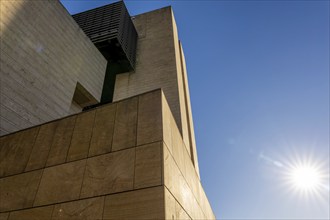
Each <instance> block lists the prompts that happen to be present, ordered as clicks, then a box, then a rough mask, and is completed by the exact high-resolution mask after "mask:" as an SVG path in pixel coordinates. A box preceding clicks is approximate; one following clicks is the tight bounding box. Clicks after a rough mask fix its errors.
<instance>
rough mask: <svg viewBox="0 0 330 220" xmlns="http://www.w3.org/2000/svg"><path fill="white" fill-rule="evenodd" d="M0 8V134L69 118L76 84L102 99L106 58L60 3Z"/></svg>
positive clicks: (3, 3)
mask: <svg viewBox="0 0 330 220" xmlns="http://www.w3.org/2000/svg"><path fill="white" fill-rule="evenodd" d="M0 7H1V13H0V16H1V19H0V25H1V48H0V49H1V53H0V58H1V59H0V61H1V70H0V74H1V77H0V79H1V86H0V97H1V103H0V108H1V116H0V121H1V123H0V135H3V134H7V133H9V132H13V131H17V130H21V129H23V128H27V127H31V126H33V125H37V124H40V123H44V122H47V121H50V120H54V119H57V118H61V117H63V116H66V115H69V114H71V113H72V112H71V110H72V109H71V108H70V106H71V104H72V99H73V94H74V91H75V88H76V85H77V82H79V83H80V84H81V85H82V86H83V87H84V88H85V89H86V90H87V91H88V92H89V93H90V94H91V95H92V96H93V97H94V98H95V99H96V100H100V97H101V92H102V85H103V79H104V75H105V68H106V60H105V59H104V58H103V56H102V55H101V53H100V52H99V51H98V50H97V49H96V47H95V46H94V45H93V43H92V42H91V41H90V40H89V39H88V38H87V37H86V35H85V34H84V33H83V31H82V30H81V29H80V28H79V27H78V25H77V24H76V23H75V22H74V20H73V19H72V17H71V16H70V15H69V13H68V12H67V11H66V10H65V8H64V7H63V6H62V5H61V3H60V2H59V1H25V0H15V1H1V6H0ZM79 110H80V109H79Z"/></svg>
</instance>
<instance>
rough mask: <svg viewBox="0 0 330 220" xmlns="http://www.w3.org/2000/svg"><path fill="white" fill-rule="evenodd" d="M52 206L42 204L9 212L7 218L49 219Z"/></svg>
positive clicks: (20, 219) (24, 219)
mask: <svg viewBox="0 0 330 220" xmlns="http://www.w3.org/2000/svg"><path fill="white" fill-rule="evenodd" d="M53 209H54V206H44V207H38V208H33V209H26V210H20V211H15V212H11V213H10V216H9V219H8V220H32V219H33V220H45V219H51V217H52V213H53Z"/></svg>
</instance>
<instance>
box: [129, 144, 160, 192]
mask: <svg viewBox="0 0 330 220" xmlns="http://www.w3.org/2000/svg"><path fill="white" fill-rule="evenodd" d="M135 157H136V158H135V160H136V161H135V179H134V189H138V188H146V187H149V186H157V185H161V184H162V142H156V143H153V144H147V145H143V146H140V147H138V148H136V156H135Z"/></svg>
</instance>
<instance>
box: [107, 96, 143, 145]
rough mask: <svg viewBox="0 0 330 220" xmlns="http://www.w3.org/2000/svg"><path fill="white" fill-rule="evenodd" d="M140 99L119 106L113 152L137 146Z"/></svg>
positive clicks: (136, 98) (129, 100) (123, 102)
mask: <svg viewBox="0 0 330 220" xmlns="http://www.w3.org/2000/svg"><path fill="white" fill-rule="evenodd" d="M137 107H138V97H135V98H131V99H128V100H125V101H122V102H119V103H118V104H117V114H116V120H115V130H114V134H113V143H112V151H116V150H122V149H125V148H130V147H134V146H135V145H136V130H137V110H138V109H137Z"/></svg>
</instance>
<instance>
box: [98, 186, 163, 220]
mask: <svg viewBox="0 0 330 220" xmlns="http://www.w3.org/2000/svg"><path fill="white" fill-rule="evenodd" d="M164 216H165V213H164V187H163V186H159V187H153V188H147V189H142V190H135V191H132V192H125V193H119V194H114V195H109V196H106V197H105V205H104V215H103V219H107V220H110V219H141V220H142V219H143V220H144V219H164Z"/></svg>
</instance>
